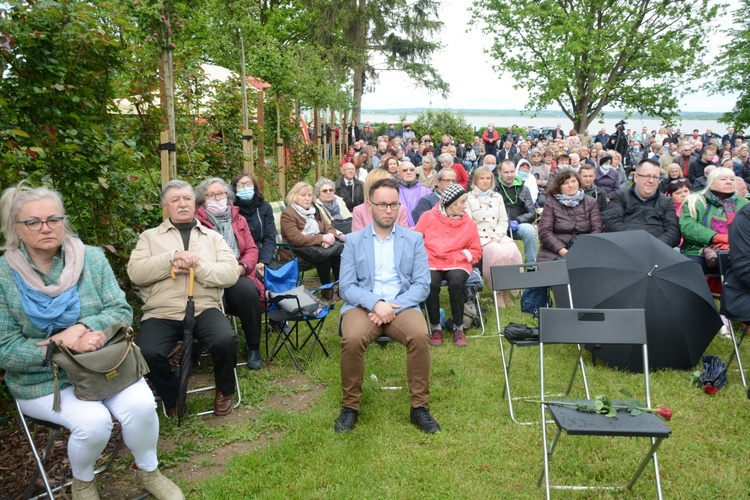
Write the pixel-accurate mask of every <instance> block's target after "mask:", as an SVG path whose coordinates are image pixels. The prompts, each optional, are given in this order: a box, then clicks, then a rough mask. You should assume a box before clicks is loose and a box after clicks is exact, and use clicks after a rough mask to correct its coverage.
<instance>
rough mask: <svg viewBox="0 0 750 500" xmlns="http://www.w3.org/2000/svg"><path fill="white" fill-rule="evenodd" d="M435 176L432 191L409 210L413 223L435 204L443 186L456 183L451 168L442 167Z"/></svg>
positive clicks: (454, 172) (443, 189)
mask: <svg viewBox="0 0 750 500" xmlns="http://www.w3.org/2000/svg"><path fill="white" fill-rule="evenodd" d="M492 158H493V159H494V158H495V157H494V156H493V157H492ZM437 176H438V181H437V186H435V189H433V190H432V193H430V194H428V195H426V196H423V197H422V199H420V200H419V201H418V202H417V206H416V207H414V210H412V211H411V216H412V219H414V224H416V223H417V222H418V221H419V218H420V217H421V216H422V214H423V213H425V212H426V211H428V210H430V209H431V208H432V207H434V206H435V205H437V202H438V201H440V195H441V194H443V191H445V188H447V187H448V186H450V185H451V184H456V171H455V170H453V169H452V168H444V169H442V170H440V172H438V174H437Z"/></svg>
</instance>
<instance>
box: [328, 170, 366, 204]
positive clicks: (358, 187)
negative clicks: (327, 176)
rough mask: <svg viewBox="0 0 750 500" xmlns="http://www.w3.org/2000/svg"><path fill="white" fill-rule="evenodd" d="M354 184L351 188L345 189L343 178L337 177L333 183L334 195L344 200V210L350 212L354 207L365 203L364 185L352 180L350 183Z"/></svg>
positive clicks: (357, 180)
mask: <svg viewBox="0 0 750 500" xmlns="http://www.w3.org/2000/svg"><path fill="white" fill-rule="evenodd" d="M352 182H353V183H354V184H353V185H352V187H349V188H348V187H346V181H345V180H344V178H343V177H339V178H338V179H337V180H336V182H334V183H333V184H334V193H336V194H337V195H338V196H341V197H342V198H343V199H344V204H345V205H346V208H348V209H349V211H350V212H351V211H352V210H354V207H356V206H357V205H361V204H362V203H364V202H365V185H364V183H363V182H362V181H360V180H359V179H356V178H355V179H354V180H353V181H352Z"/></svg>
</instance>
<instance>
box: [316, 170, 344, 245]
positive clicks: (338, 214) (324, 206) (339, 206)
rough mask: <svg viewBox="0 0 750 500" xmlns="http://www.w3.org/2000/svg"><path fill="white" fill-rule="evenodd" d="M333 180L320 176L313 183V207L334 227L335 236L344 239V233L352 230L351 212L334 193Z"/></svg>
mask: <svg viewBox="0 0 750 500" xmlns="http://www.w3.org/2000/svg"><path fill="white" fill-rule="evenodd" d="M335 188H336V186H335V185H334V183H333V181H332V180H330V179H326V178H325V177H321V178H320V179H318V182H316V183H315V188H314V191H315V202H314V203H315V208H316V209H317V211H318V214H319V215H320V217H321V218H322V219H325V220H326V222H328V223H329V224H330V225H332V226H333V227H334V228H335V229H336V237H337V238H338V239H339V240H341V241H345V239H346V235H347V234H349V233H351V232H352V213H351V212H350V211H349V209H348V208H346V203H345V202H344V199H343V198H342V197H341V196H338V195H336V194H335V192H334V190H335Z"/></svg>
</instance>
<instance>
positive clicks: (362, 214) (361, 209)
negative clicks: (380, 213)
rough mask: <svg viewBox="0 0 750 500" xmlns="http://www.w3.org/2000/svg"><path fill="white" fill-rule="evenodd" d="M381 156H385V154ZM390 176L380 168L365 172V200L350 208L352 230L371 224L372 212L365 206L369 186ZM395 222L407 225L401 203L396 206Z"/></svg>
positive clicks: (402, 225)
mask: <svg viewBox="0 0 750 500" xmlns="http://www.w3.org/2000/svg"><path fill="white" fill-rule="evenodd" d="M383 158H385V156H384V157H383ZM394 159H395V158H394ZM390 177H393V176H392V175H390V174H389V173H388V171H387V170H385V169H382V168H374V169H372V171H371V172H370V173H369V174H367V178H366V179H365V202H364V203H362V204H361V205H357V206H356V207H354V210H352V232H354V231H359V230H360V229H363V228H364V227H365V226H368V225H370V224H372V212H371V211H370V208H369V207H368V206H367V202H368V201H370V195H369V194H368V193H369V192H370V186H372V185H373V184H375V182H377V181H379V180H380V179H388V178H390ZM396 224H398V225H399V226H401V227H406V228H408V227H409V219H408V217H407V216H406V207H404V206H403V205H401V206H399V207H398V215H397V216H396Z"/></svg>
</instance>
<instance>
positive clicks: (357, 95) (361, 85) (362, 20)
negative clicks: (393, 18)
mask: <svg viewBox="0 0 750 500" xmlns="http://www.w3.org/2000/svg"><path fill="white" fill-rule="evenodd" d="M366 7H367V0H359V5H358V7H357V20H356V21H355V22H356V23H357V29H356V30H355V33H354V40H352V41H353V42H354V43H353V44H352V45H353V46H354V47H353V48H354V53H355V54H357V60H356V61H355V62H354V64H353V67H352V70H353V71H354V75H353V77H352V78H353V79H352V88H353V89H354V91H353V93H352V94H353V95H352V102H353V104H354V105H353V107H352V120H356V121H357V123H359V122H360V121H361V119H362V94H364V90H365V69H366V67H367V57H368V52H367V49H366V47H365V43H366V42H367V31H368V28H369V23H368V21H367V17H366V14H365V8H366Z"/></svg>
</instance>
